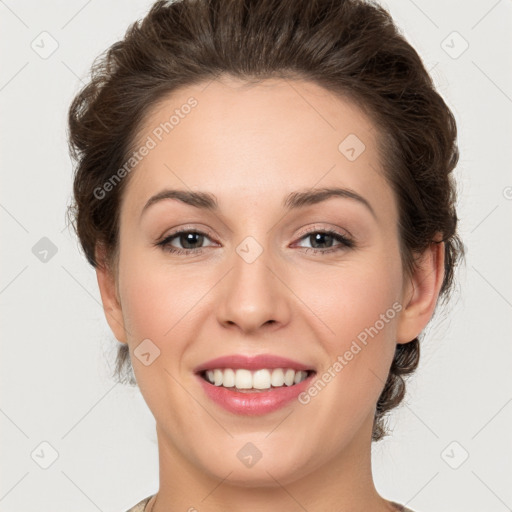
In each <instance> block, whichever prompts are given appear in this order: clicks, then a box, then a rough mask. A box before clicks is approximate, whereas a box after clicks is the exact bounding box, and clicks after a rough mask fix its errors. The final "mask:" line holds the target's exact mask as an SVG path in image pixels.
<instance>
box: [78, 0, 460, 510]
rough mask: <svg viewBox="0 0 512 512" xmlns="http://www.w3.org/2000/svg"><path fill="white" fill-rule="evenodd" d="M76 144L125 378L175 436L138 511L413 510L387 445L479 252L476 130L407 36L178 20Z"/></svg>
mask: <svg viewBox="0 0 512 512" xmlns="http://www.w3.org/2000/svg"><path fill="white" fill-rule="evenodd" d="M69 129H70V146H71V149H72V152H73V155H74V157H75V158H76V160H77V169H76V175H75V183H74V195H75V201H76V205H75V207H74V209H73V211H72V213H73V215H74V220H75V227H76V230H77V233H78V236H79V239H80V242H81V244H82V247H83V249H84V252H85V255H86V257H87V259H88V261H89V262H90V263H91V264H92V265H93V266H94V268H95V269H96V273H97V277H98V285H99V289H100V293H101V298H102V301H103V305H104V309H105V314H106V318H107V321H108V323H109V325H110V327H111V329H112V331H113V333H114V335H115V337H116V338H117V340H118V341H119V342H120V347H119V354H118V366H117V371H118V375H119V377H120V378H121V379H122V378H125V377H128V379H129V380H131V382H132V383H135V382H136V384H137V385H138V386H139V388H140V390H141V393H142V395H143V397H144V399H145V401H146V402H147V404H148V406H149V408H150V410H151V412H152V413H153V415H154V417H155V420H156V429H157V438H158V450H159V464H160V487H159V490H158V492H157V493H155V494H154V495H152V496H149V497H147V498H145V499H144V500H142V501H140V502H139V503H138V504H137V505H135V506H134V507H133V508H132V509H131V511H142V510H144V511H146V512H162V511H169V510H191V511H192V510H208V511H212V512H214V511H220V510H232V511H237V510H244V511H246V512H252V511H259V510H269V509H270V510H277V509H279V510H281V511H292V510H299V509H301V510H308V511H310V512H312V511H318V512H320V511H321V512H323V511H328V510H329V511H349V510H350V511H369V510H372V511H375V512H380V511H382V512H384V511H396V510H402V511H408V510H409V511H410V509H409V508H406V507H404V506H403V505H400V504H398V503H396V502H394V501H390V500H386V499H384V498H383V497H382V496H380V494H379V493H378V492H377V490H376V488H375V486H374V483H373V478H372V469H371V443H372V441H373V442H376V441H379V440H380V439H382V438H383V437H384V436H385V435H386V434H387V431H386V426H385V424H384V419H385V415H386V414H387V413H388V412H389V411H390V410H391V409H393V408H394V407H396V406H397V405H398V404H399V403H400V402H401V400H402V398H403V396H404V393H405V385H404V376H406V375H408V374H410V373H412V372H413V371H414V370H415V369H416V367H417V365H418V361H419V340H420V335H421V333H422V331H423V329H424V328H425V326H426V325H427V323H428V322H429V320H430V319H431V317H432V315H433V313H434V310H435V307H436V305H437V304H438V302H439V301H440V299H442V298H447V297H448V293H449V291H450V289H451V285H452V282H453V275H454V270H455V267H456V264H457V262H458V260H459V258H460V257H461V256H462V254H463V250H462V244H461V242H460V239H459V237H458V235H457V233H456V227H457V216H456V211H455V199H456V197H455V187H454V183H453V178H452V175H451V172H452V170H453V169H454V167H455V165H456V163H457V160H458V149H457V145H456V125H455V121H454V118H453V115H452V113H451V112H450V110H449V108H448V107H447V105H446V104H445V102H444V101H443V99H442V98H441V97H440V95H439V94H438V93H437V92H436V91H435V89H434V86H433V83H432V81H431V78H430V77H429V75H428V73H427V72H426V70H425V68H424V66H423V64H422V62H421V60H420V58H419V56H418V54H417V53H416V51H415V50H414V49H413V48H412V47H411V46H410V45H409V44H408V43H407V42H406V41H405V39H404V38H403V37H402V36H401V35H400V33H399V32H398V30H397V28H396V27H395V26H394V24H393V22H392V19H391V17H390V15H389V14H388V13H387V12H386V11H385V10H384V9H383V8H382V7H380V6H378V5H377V4H371V3H369V2H365V1H362V0H361V1H359V0H336V1H333V0H314V1H312V0H301V1H298V0H210V1H206V0H200V1H193V0H183V1H178V2H173V3H168V2H156V3H155V4H154V6H153V7H152V9H151V11H150V12H149V14H148V15H147V16H146V17H145V18H144V19H143V20H142V21H141V22H138V23H135V24H134V25H133V26H132V27H130V29H129V30H128V32H127V34H126V36H125V38H124V39H123V40H122V41H119V42H117V43H116V44H114V45H113V46H112V47H111V48H110V49H109V50H108V52H107V53H106V54H105V55H104V56H103V57H102V58H101V59H100V60H98V61H97V62H96V64H95V66H94V68H93V75H92V79H91V81H90V83H89V84H87V85H86V86H85V87H84V89H83V90H82V91H81V92H80V93H79V94H78V96H77V97H76V98H75V100H74V101H73V104H72V105H71V108H70V113H69ZM132 372H133V373H132Z"/></svg>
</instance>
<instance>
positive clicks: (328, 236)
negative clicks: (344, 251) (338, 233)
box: [311, 233, 333, 247]
mask: <svg viewBox="0 0 512 512" xmlns="http://www.w3.org/2000/svg"><path fill="white" fill-rule="evenodd" d="M318 237H320V243H322V238H324V241H323V243H329V242H332V240H333V236H332V235H329V234H328V233H316V234H314V235H311V238H313V239H314V243H312V244H311V245H312V246H313V247H314V246H315V245H314V244H315V243H316V242H317V241H318ZM325 239H326V240H325ZM329 247H330V244H329Z"/></svg>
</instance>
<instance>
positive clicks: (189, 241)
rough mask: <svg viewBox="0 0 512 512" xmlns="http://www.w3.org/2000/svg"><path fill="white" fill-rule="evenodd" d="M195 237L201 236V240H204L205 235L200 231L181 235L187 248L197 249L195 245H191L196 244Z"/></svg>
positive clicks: (182, 241)
mask: <svg viewBox="0 0 512 512" xmlns="http://www.w3.org/2000/svg"><path fill="white" fill-rule="evenodd" d="M193 237H199V241H201V242H202V238H203V235H200V234H199V233H187V234H185V235H181V240H180V241H181V243H182V245H183V247H184V248H185V249H195V247H190V246H189V245H192V246H193V245H194V243H197V240H196V241H194V240H193Z"/></svg>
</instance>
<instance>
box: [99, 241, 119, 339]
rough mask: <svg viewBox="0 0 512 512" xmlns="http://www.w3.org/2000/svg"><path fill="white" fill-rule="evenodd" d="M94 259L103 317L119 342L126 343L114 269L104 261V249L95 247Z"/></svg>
mask: <svg viewBox="0 0 512 512" xmlns="http://www.w3.org/2000/svg"><path fill="white" fill-rule="evenodd" d="M96 261H97V262H98V266H97V267H96V278H97V280H98V286H99V289H100V295H101V302H102V303H103V311H104V312H105V318H106V319H107V322H108V325H109V326H110V329H111V330H112V332H113V334H114V336H115V337H116V339H117V340H118V341H120V342H121V343H126V331H125V328H124V318H123V311H122V308H121V301H120V298H119V294H118V291H117V288H116V278H115V275H114V271H113V270H112V269H111V268H110V267H109V265H107V264H106V263H105V261H106V259H105V251H104V250H103V249H102V248H97V250H96Z"/></svg>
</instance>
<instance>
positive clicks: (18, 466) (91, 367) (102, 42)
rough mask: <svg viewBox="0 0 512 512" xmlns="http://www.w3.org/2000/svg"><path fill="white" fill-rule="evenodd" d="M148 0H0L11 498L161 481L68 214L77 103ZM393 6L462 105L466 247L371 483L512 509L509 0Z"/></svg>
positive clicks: (142, 487) (38, 504)
mask: <svg viewBox="0 0 512 512" xmlns="http://www.w3.org/2000/svg"><path fill="white" fill-rule="evenodd" d="M150 4H151V2H149V1H147V0H138V1H133V0H132V1H126V0H125V1H121V0H115V1H114V0H109V1H102V2H100V1H97V0H96V1H94V0H89V1H86V0H73V1H69V0H68V1H54V2H51V3H50V2H37V1H35V0H30V1H29V0H26V1H25V2H15V1H14V0H4V1H0V34H1V37H2V43H3V44H2V46H1V49H0V52H1V62H2V64H1V68H0V120H1V148H0V155H1V173H2V174H1V179H2V187H1V192H0V220H1V224H0V225H1V234H2V251H1V275H0V306H1V309H2V327H1V333H2V337H1V343H2V346H1V351H2V356H1V362H0V364H1V390H2V392H1V401H0V427H1V432H2V444H1V461H2V465H1V471H2V473H1V476H0V510H1V511H9V512H10V511H12V512H14V511H24V512H29V511H36V510H37V511H42V510H45V511H46V510H48V511H49V510H52V511H53V512H59V511H63V512H64V511H65V512H69V511H70V510H73V511H75V512H94V511H95V510H100V511H104V512H107V511H112V512H117V511H119V512H120V511H124V510H125V509H126V508H128V507H129V506H132V505H134V504H135V503H136V502H137V501H138V500H139V499H142V498H143V497H145V496H147V495H149V494H151V493H153V492H155V491H156V489H157V486H158V459H157V446H156V439H155V434H154V420H153V417H152V416H151V414H150V412H149V410H148V408H147V406H146V405H145V403H144V401H143V399H142V398H141V396H140V393H139V392H138V391H137V389H133V388H132V389H131V388H129V387H123V386H122V385H116V384H115V383H114V381H113V380H111V379H110V376H109V375H110V372H111V369H112V364H113V361H114V357H115V349H116V345H117V341H116V340H115V339H114V337H113V336H112V335H111V332H110V330H109V328H108V325H107V323H106V320H105V318H104V315H103V311H102V308H101V304H100V296H99V292H98V289H97V283H96V278H95V274H94V272H93V269H92V268H91V267H89V266H88V264H87V263H86V261H85V258H84V257H83V256H82V255H81V253H80V252H79V250H78V244H77V241H76V239H75V237H74V235H73V233H72V231H71V230H69V229H68V228H67V227H66V221H65V209H66V206H67V204H68V201H69V199H70V193H71V176H72V167H71V162H70V159H69V157H68V154H67V142H66V112H67V108H68V106H69V104H70V102H71V99H72V98H73V96H74V95H75V94H76V92H77V91H78V89H79V87H80V86H81V81H82V80H85V79H86V77H87V73H88V70H89V66H90V64H91V63H92V60H93V58H94V57H95V56H96V55H98V54H99V53H100V52H102V51H103V50H104V49H106V48H107V47H108V46H109V45H111V44H112V43H113V42H115V41H116V40H118V39H119V38H121V37H122V36H123V34H124V31H125V29H126V27H127V26H128V24H129V23H131V22H133V21H135V20H136V19H138V18H141V17H142V16H143V15H144V14H145V12H146V11H147V9H148V7H149V5H150ZM382 4H383V5H384V6H386V7H388V9H389V10H390V11H391V14H392V15H393V16H394V18H395V20H396V22H397V23H398V25H399V26H400V27H401V28H402V30H403V31H404V33H405V35H406V36H407V38H408V39H409V41H410V42H411V43H412V45H413V46H414V47H415V48H416V49H417V51H418V52H419V53H420V55H421V56H422V58H423V60H424V62H425V65H426V67H427V69H429V70H431V73H432V76H433V78H434V80H435V82H436V85H437V87H438V89H439V91H440V92H441V94H442V95H443V97H444V98H445V100H446V101H447V103H448V105H449V106H450V107H451V108H452V110H453V112H454V114H455V117H456V119H457V123H458V129H459V148H460V152H461V158H460V162H459V165H458V167H457V171H456V173H457V177H458V180H459V194H460V200H459V216H460V219H461V221H460V233H461V235H462V237H463V239H464V241H465V244H466V246H467V250H468V257H467V264H466V267H465V268H464V269H462V270H461V271H460V272H459V274H458V279H459V283H460V285H459V292H458V293H456V294H455V295H454V300H453V302H452V305H451V306H450V307H449V308H447V309H446V310H445V311H444V312H443V311H442V310H439V312H438V314H437V316H436V318H435V320H434V321H433V322H432V323H431V324H429V327H428V328H427V335H426V338H425V342H424V344H423V347H422V359H421V363H420V368H419V370H418V371H417V373H416V374H415V375H414V376H413V378H412V379H411V380H409V384H408V393H407V396H406V400H405V402H404V403H403V405H402V406H401V407H400V408H399V409H398V410H397V411H395V412H394V413H393V414H392V415H391V417H390V425H391V426H392V428H393V436H392V437H391V438H387V439H386V440H384V441H383V442H381V443H379V444H377V445H374V447H373V462H374V476H375V482H376V486H377V489H378V490H379V492H380V493H381V494H382V495H383V496H384V497H387V498H389V499H394V500H396V501H400V502H402V503H405V504H407V505H408V506H410V507H411V508H413V509H414V510H416V511H417V512H444V511H450V512H457V511H460V512H462V511H464V512H473V511H475V512H476V511H478V512H481V511H483V510H485V511H486V512H502V511H506V510H512V486H511V485H510V484H511V482H512V446H511V441H510V438H509V434H510V426H511V419H512V403H511V402H512V385H511V384H512V376H511V374H512V372H511V359H512V358H511V352H512V344H511V343H510V332H511V327H512V325H511V313H512V286H511V284H512V283H511V281H512V272H511V266H510V261H511V253H512V251H511V236H510V235H511V233H512V229H511V228H512V215H511V213H512V174H511V172H510V164H511V161H512V158H511V145H512V138H511V135H512V129H511V125H512V116H511V113H512V66H511V59H510V50H511V49H512V46H511V40H510V39H511V38H510V35H509V34H510V33H511V30H512V1H511V0H500V1H495V0H485V1H476V0H473V1H470V2H468V1H462V0H459V1H452V2H445V1H439V0H437V1H426V0H415V1H412V0H392V1H391V0H388V1H387V2H382ZM42 32H47V34H41V33H42ZM453 32H457V33H458V34H454V33H453ZM464 41H466V42H467V44H469V46H468V48H467V49H466V50H465V51H463V52H462V50H464V47H465V42H464ZM56 45H58V47H56V49H55V51H53V53H51V55H50V54H49V53H50V52H51V51H52V50H53V49H54V48H53V46H56ZM43 237H47V238H48V239H49V240H50V241H51V243H49V242H48V240H43V241H41V239H42V238H43ZM34 247H35V248H34ZM45 250H47V251H48V252H47V253H45V252H44V251H45ZM55 250H56V251H57V252H56V253H55V254H53V253H54V252H55ZM52 251H53V252H52ZM507 426H508V428H507ZM41 443H47V444H41ZM55 457H57V458H56V460H53V459H54V458H55ZM466 457H467V458H466ZM43 466H48V467H47V469H44V468H43Z"/></svg>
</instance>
